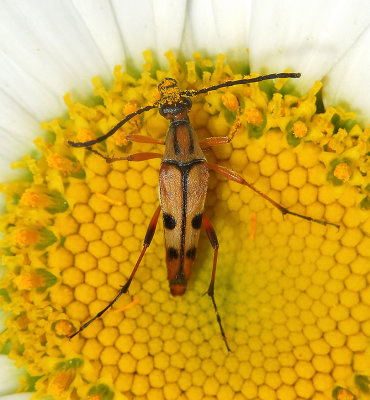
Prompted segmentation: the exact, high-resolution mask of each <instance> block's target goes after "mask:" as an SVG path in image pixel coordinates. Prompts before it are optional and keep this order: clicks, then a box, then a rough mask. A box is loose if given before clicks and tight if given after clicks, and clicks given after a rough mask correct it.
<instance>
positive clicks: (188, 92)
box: [180, 72, 301, 96]
mask: <svg viewBox="0 0 370 400" xmlns="http://www.w3.org/2000/svg"><path fill="white" fill-rule="evenodd" d="M300 76H301V74H300V73H299V72H281V73H279V74H269V75H262V76H257V77H256V78H247V79H239V80H236V81H227V82H224V83H220V84H219V85H214V86H209V87H207V88H204V89H200V90H184V91H182V92H180V94H181V95H185V96H197V95H198V94H202V93H207V92H210V91H212V90H217V89H220V88H223V87H228V86H235V85H244V84H246V83H254V82H261V81H266V80H268V79H278V78H300Z"/></svg>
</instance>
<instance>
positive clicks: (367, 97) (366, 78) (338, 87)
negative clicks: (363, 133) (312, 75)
mask: <svg viewBox="0 0 370 400" xmlns="http://www.w3.org/2000/svg"><path fill="white" fill-rule="evenodd" d="M369 52H370V27H369V28H368V29H367V30H366V32H364V34H362V35H361V37H360V38H359V40H358V41H357V42H356V43H355V45H354V46H352V47H351V49H350V50H349V51H348V53H347V54H346V55H345V56H344V57H343V58H342V59H341V60H340V61H339V62H338V64H336V65H335V66H334V67H333V69H332V70H331V71H330V72H329V74H328V79H326V80H325V81H324V83H325V86H324V92H323V98H324V102H325V105H326V106H330V105H338V104H341V102H343V103H344V104H346V105H347V104H349V105H350V109H351V110H353V111H357V112H358V116H359V118H360V120H362V121H363V122H364V124H369V123H370V110H369V104H370V85H369V82H370V53H369ZM347 109H348V108H347Z"/></svg>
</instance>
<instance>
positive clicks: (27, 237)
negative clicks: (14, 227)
mask: <svg viewBox="0 0 370 400" xmlns="http://www.w3.org/2000/svg"><path fill="white" fill-rule="evenodd" d="M39 237H40V234H39V233H38V232H37V231H34V230H30V229H20V230H19V231H18V232H17V233H16V234H15V238H14V242H15V244H16V245H17V246H20V247H24V246H28V245H32V244H35V243H36V242H37V241H38V240H39Z"/></svg>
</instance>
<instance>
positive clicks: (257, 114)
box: [244, 108, 263, 126]
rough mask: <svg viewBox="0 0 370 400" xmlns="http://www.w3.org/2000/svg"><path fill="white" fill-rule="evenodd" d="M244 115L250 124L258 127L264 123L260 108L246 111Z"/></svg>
mask: <svg viewBox="0 0 370 400" xmlns="http://www.w3.org/2000/svg"><path fill="white" fill-rule="evenodd" d="M244 115H245V117H246V120H247V122H248V123H249V124H252V125H256V126H258V125H261V124H262V122H263V116H262V112H261V111H260V110H259V109H258V108H248V109H247V110H245V111H244Z"/></svg>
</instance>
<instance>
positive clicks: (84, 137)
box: [77, 128, 96, 142]
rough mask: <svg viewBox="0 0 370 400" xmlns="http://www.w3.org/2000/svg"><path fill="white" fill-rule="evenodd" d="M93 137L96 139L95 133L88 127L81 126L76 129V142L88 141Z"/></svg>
mask: <svg viewBox="0 0 370 400" xmlns="http://www.w3.org/2000/svg"><path fill="white" fill-rule="evenodd" d="M93 139H96V135H95V134H94V133H93V132H92V131H91V130H90V129H86V128H82V129H80V130H79V131H78V134H77V141H78V142H88V141H89V140H93Z"/></svg>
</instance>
